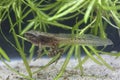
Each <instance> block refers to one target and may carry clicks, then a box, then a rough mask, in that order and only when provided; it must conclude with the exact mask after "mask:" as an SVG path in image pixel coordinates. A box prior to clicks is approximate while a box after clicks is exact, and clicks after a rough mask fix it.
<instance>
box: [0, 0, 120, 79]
mask: <svg viewBox="0 0 120 80" xmlns="http://www.w3.org/2000/svg"><path fill="white" fill-rule="evenodd" d="M119 11H120V1H119V0H92V1H91V0H87V1H86V0H54V1H53V0H3V1H0V23H1V25H0V32H1V34H2V36H3V37H4V39H5V40H6V42H8V43H9V44H11V46H12V47H14V48H15V49H16V50H17V51H18V53H19V54H20V56H21V58H22V60H23V62H24V65H25V67H26V71H27V73H28V74H29V75H25V74H21V73H19V72H17V71H16V70H14V69H13V68H12V67H11V66H10V65H7V63H5V62H4V60H3V59H2V58H5V59H6V60H8V61H10V59H9V57H8V56H7V55H6V53H5V51H4V50H3V49H2V47H1V46H0V58H1V60H2V61H3V62H4V63H5V64H6V66H8V67H9V68H10V69H11V70H12V71H14V72H16V73H17V74H19V75H20V76H23V77H24V78H27V79H30V80H34V79H33V78H32V75H33V74H34V73H37V72H38V71H40V70H41V69H43V68H45V67H47V66H49V65H50V64H51V63H52V62H53V61H55V60H56V58H57V57H59V56H60V55H56V56H55V57H53V59H52V60H51V61H50V62H48V64H46V65H45V66H44V67H42V68H40V69H39V70H37V71H35V72H32V71H31V69H30V66H29V63H28V61H27V58H26V55H25V50H24V48H25V44H24V42H25V41H26V39H25V38H24V33H25V32H27V31H29V30H37V31H43V32H48V31H49V29H51V28H52V29H54V28H55V27H58V28H62V29H64V30H68V31H70V33H71V35H73V36H74V35H82V34H86V33H87V34H92V35H96V36H99V37H100V38H103V39H104V38H105V39H107V33H106V29H107V27H108V26H107V25H108V24H109V25H111V26H110V27H113V28H116V29H118V30H119V29H120V13H119ZM6 20H7V21H8V22H9V26H2V24H3V22H4V21H6ZM111 20H112V21H114V24H113V23H112V22H111ZM3 27H10V29H9V33H11V34H12V36H13V38H14V42H15V44H14V43H12V42H11V40H9V39H8V38H7V37H6V36H5V33H4V32H3V31H2V29H3ZM52 29H51V30H52ZM60 46H63V45H60ZM105 47H106V46H104V48H105ZM68 48H69V50H68ZM64 49H65V50H68V53H67V56H66V59H65V61H64V63H63V65H62V67H61V70H60V72H59V73H58V75H57V76H56V77H55V78H54V79H55V80H57V79H58V78H59V77H60V76H62V74H63V73H64V70H65V68H66V66H67V64H68V62H69V60H70V58H71V56H72V55H74V57H75V58H76V59H77V60H78V65H77V66H76V68H79V69H80V70H81V72H82V74H83V72H84V71H83V67H82V64H84V63H85V61H87V59H88V58H90V59H92V60H93V61H94V62H95V63H97V64H100V65H105V66H106V67H108V68H109V69H112V67H111V66H110V65H108V64H107V63H106V61H104V59H103V58H102V57H101V56H100V55H99V53H103V54H111V53H110V52H105V51H103V49H102V50H99V49H97V47H95V46H85V45H67V46H65V48H64ZM81 49H83V50H84V52H85V53H86V56H85V57H84V59H81V52H82V50H81ZM29 52H30V56H29V57H30V59H32V56H33V54H34V45H32V46H31V48H30V50H29ZM73 53H74V54H73ZM93 55H96V56H97V58H98V59H96V58H95V57H94V56H93ZM115 56H119V54H116V55H115Z"/></svg>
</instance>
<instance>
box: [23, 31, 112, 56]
mask: <svg viewBox="0 0 120 80" xmlns="http://www.w3.org/2000/svg"><path fill="white" fill-rule="evenodd" d="M25 37H26V38H27V39H28V41H30V42H31V43H33V44H34V45H36V46H38V47H39V53H41V51H42V47H49V48H50V51H49V54H48V55H49V56H50V57H53V56H56V55H57V54H58V53H61V55H62V53H63V49H59V48H58V46H59V44H79V45H87V46H89V45H91V46H106V45H112V44H113V43H112V41H111V40H109V39H101V38H99V37H97V36H93V35H90V34H86V35H85V34H84V35H81V36H74V37H72V36H71V34H51V33H45V32H38V31H34V30H31V31H28V32H26V33H25Z"/></svg>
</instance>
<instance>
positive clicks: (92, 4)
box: [84, 0, 96, 23]
mask: <svg viewBox="0 0 120 80" xmlns="http://www.w3.org/2000/svg"><path fill="white" fill-rule="evenodd" d="M95 1H96V0H92V1H91V2H90V4H89V5H88V8H87V11H86V13H85V16H84V21H85V23H87V20H88V18H89V16H90V12H91V10H92V8H93V6H94V3H95Z"/></svg>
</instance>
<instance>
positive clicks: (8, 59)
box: [0, 47, 10, 61]
mask: <svg viewBox="0 0 120 80" xmlns="http://www.w3.org/2000/svg"><path fill="white" fill-rule="evenodd" d="M0 55H2V56H3V57H4V58H5V59H6V60H7V61H10V58H9V57H8V56H7V54H6V52H5V51H4V50H3V49H2V48H1V47H0Z"/></svg>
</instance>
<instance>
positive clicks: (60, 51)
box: [48, 47, 64, 63]
mask: <svg viewBox="0 0 120 80" xmlns="http://www.w3.org/2000/svg"><path fill="white" fill-rule="evenodd" d="M63 52H64V50H63V49H60V48H58V47H52V48H51V50H50V51H49V54H48V56H49V57H56V56H58V57H57V59H56V60H55V61H53V63H54V62H56V63H57V61H58V60H59V59H60V57H61V56H62V55H63Z"/></svg>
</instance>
